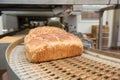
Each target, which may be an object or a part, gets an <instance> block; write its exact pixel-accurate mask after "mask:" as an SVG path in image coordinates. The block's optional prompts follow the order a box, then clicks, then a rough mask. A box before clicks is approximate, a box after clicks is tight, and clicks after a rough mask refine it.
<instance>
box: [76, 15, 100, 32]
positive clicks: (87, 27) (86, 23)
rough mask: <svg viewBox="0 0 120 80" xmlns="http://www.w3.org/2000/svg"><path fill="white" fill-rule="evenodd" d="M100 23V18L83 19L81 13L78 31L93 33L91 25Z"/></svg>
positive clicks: (78, 20) (78, 16)
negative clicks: (93, 19) (92, 19)
mask: <svg viewBox="0 0 120 80" xmlns="http://www.w3.org/2000/svg"><path fill="white" fill-rule="evenodd" d="M98 23H99V21H98V20H95V21H91V20H81V15H77V32H82V33H91V26H92V25H98Z"/></svg>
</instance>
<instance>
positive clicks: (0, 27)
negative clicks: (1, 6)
mask: <svg viewBox="0 0 120 80" xmlns="http://www.w3.org/2000/svg"><path fill="white" fill-rule="evenodd" d="M2 29H3V22H2V16H0V34H2Z"/></svg>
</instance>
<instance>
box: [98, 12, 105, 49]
mask: <svg viewBox="0 0 120 80" xmlns="http://www.w3.org/2000/svg"><path fill="white" fill-rule="evenodd" d="M103 13H104V11H101V12H100V13H99V31H98V49H99V50H102V29H103V25H102V24H103Z"/></svg>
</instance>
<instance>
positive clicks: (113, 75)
mask: <svg viewBox="0 0 120 80" xmlns="http://www.w3.org/2000/svg"><path fill="white" fill-rule="evenodd" d="M8 64H9V65H10V67H11V68H12V70H13V71H14V72H15V74H16V75H17V76H18V77H19V79H21V80H120V63H118V62H112V61H109V60H106V59H103V58H99V57H96V56H92V55H90V54H86V53H84V54H82V56H76V57H72V58H65V59H59V60H54V61H49V62H43V63H29V62H28V60H27V58H26V55H25V51H24V46H23V45H19V46H17V47H15V48H14V49H13V50H12V53H11V54H10V56H9V59H8Z"/></svg>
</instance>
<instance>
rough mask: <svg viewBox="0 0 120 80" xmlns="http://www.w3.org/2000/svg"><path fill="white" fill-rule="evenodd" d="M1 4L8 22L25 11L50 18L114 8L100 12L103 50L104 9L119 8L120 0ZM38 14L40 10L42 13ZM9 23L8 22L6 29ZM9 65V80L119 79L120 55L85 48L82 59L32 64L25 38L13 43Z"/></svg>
mask: <svg viewBox="0 0 120 80" xmlns="http://www.w3.org/2000/svg"><path fill="white" fill-rule="evenodd" d="M0 4H1V5H0V14H5V15H3V16H5V21H7V20H8V18H6V16H8V17H10V18H11V17H12V19H17V18H16V17H13V16H11V15H8V14H15V15H18V16H21V15H23V12H19V11H25V12H24V15H26V13H31V14H29V15H32V14H33V13H34V14H35V15H37V16H38V15H41V16H43V17H45V16H48V15H49V16H50V17H51V16H60V15H63V14H68V15H70V14H73V13H76V12H77V11H82V10H83V11H84V9H82V7H81V5H95V4H96V5H101V4H102V5H112V6H108V7H105V8H102V9H100V10H97V12H99V13H100V14H99V15H100V18H99V20H100V21H99V36H98V37H99V41H98V42H99V45H98V48H99V49H100V50H101V45H102V22H103V13H104V11H105V10H110V9H119V8H120V5H119V4H120V2H119V0H90V1H88V0H34V1H33V0H30V1H28V0H22V1H21V0H18V1H14V0H2V1H0ZM8 4H9V5H8ZM60 5H62V6H60ZM65 5H67V6H65ZM71 5H72V6H73V7H72V8H71ZM88 9H89V8H88ZM5 11H6V12H5ZM9 11H13V12H9ZM17 11H18V12H17ZM26 11H28V12H26ZM29 11H31V12H29ZM33 11H34V12H33ZM35 11H39V13H38V12H35ZM9 21H11V19H9V20H8V23H9ZM20 21H22V20H20ZM5 23H6V22H5ZM8 23H6V27H7V25H8ZM15 23H17V22H13V25H14V26H15ZM10 24H11V23H10ZM16 25H17V24H16ZM6 27H5V28H6ZM6 65H7V71H8V78H9V80H120V56H118V55H117V54H113V53H108V52H103V51H99V50H94V49H91V48H86V47H85V48H84V52H83V54H82V55H79V56H75V57H71V58H64V59H58V60H53V61H48V62H42V63H30V62H29V61H28V60H27V58H26V55H25V49H24V38H21V39H19V40H17V41H16V42H14V43H12V44H10V46H9V47H8V48H7V50H6Z"/></svg>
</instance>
